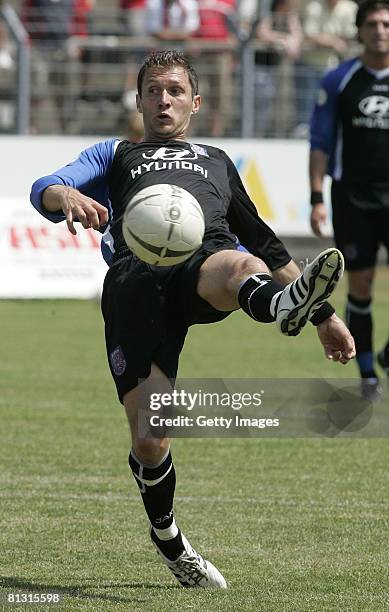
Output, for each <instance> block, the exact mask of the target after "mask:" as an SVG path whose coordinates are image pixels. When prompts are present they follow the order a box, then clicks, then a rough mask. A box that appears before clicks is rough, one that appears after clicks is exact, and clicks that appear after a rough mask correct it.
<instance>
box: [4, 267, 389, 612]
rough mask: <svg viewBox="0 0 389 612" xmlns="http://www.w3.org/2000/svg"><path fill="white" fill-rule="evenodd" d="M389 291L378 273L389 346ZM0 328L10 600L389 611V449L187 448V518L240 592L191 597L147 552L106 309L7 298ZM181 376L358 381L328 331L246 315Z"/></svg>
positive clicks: (382, 334) (196, 331)
mask: <svg viewBox="0 0 389 612" xmlns="http://www.w3.org/2000/svg"><path fill="white" fill-rule="evenodd" d="M388 286H389V276H388V273H387V272H384V271H380V274H379V277H378V279H377V287H376V296H377V299H376V302H375V318H376V326H375V336H376V343H377V346H378V345H379V344H381V343H383V341H384V340H385V339H386V335H387V332H388V331H389V330H388V319H387V313H388V312H389V292H388ZM338 294H339V295H338V296H337V303H338V305H342V304H343V300H344V295H342V294H344V288H343V289H342V290H341V291H339V292H338ZM342 307H343V306H342ZM0 320H1V322H2V325H1V327H2V335H1V343H0V408H1V448H0V460H1V472H0V551H1V553H0V567H1V571H0V576H1V578H0V580H1V586H2V591H3V593H7V592H10V591H16V592H58V593H60V594H61V595H62V596H63V603H62V605H61V606H59V607H55V608H54V607H52V608H51V609H63V610H66V611H68V610H69V611H71V610H91V611H95V610H97V611H99V610H101V611H106V610H118V611H120V610H123V611H124V610H126V611H131V612H132V611H137V610H139V611H147V612H149V611H151V610H155V611H157V612H171V611H177V612H178V611H181V610H196V611H210V612H212V611H218V610H220V611H221V610H223V611H224V610H231V611H234V612H235V611H238V610H240V611H243V610H244V611H246V610H247V611H251V610H253V611H254V610H255V611H256V610H261V611H262V610H263V611H265V612H268V611H273V610H274V611H286V610H288V611H289V610H291V611H307V612H311V611H322V610H336V611H342V612H343V611H344V610H352V611H361V612H365V611H367V610H369V611H370V610H372V611H373V610H374V611H381V610H389V604H388V575H387V567H388V547H387V542H388V506H389V493H388V492H389V483H388V469H387V466H388V459H389V452H388V444H387V440H385V439H378V438H377V439H362V438H359V439H358V438H353V439H327V438H318V439H281V440H280V439H278V440H277V439H268V440H260V439H258V438H257V439H208V440H206V439H192V440H182V439H181V440H180V439H177V440H175V441H174V447H173V448H174V458H175V464H176V469H177V473H178V485H177V497H176V515H177V518H178V522H179V524H180V525H181V526H182V528H183V530H184V532H185V533H187V534H188V537H189V538H190V540H191V541H192V542H193V544H194V545H195V546H196V548H198V549H199V550H200V551H201V552H203V553H204V554H205V556H206V557H208V558H210V559H211V560H212V561H213V562H214V563H215V564H216V565H217V566H218V567H219V568H220V569H221V571H222V572H223V574H224V575H225V577H226V578H227V580H228V582H229V583H230V588H229V590H228V591H226V592H213V591H201V590H199V591H197V590H196V591H192V590H189V591H187V590H183V589H180V588H177V585H176V583H175V582H174V580H173V578H171V577H170V574H169V573H168V571H167V570H166V568H165V567H163V566H162V565H161V564H160V563H159V562H158V560H157V559H156V556H155V553H154V551H153V549H152V547H151V545H150V544H149V542H148V537H147V521H146V519H145V516H144V513H143V510H142V506H141V502H140V500H139V497H138V494H137V488H136V486H135V484H134V483H133V482H132V477H131V475H130V473H129V470H128V468H127V465H126V461H127V453H128V446H129V444H128V432H127V425H126V422H125V418H124V416H123V413H122V408H121V406H120V405H119V404H118V402H117V400H116V397H115V392H114V387H113V383H112V382H111V379H110V376H109V374H108V368H107V365H106V359H105V348H104V343H103V328H102V322H101V317H100V312H99V307H98V305H97V304H95V303H93V302H78V301H69V302H63V301H36V302H31V301H27V302H22V301H3V302H0ZM180 375H181V376H182V377H235V378H236V377H258V378H261V377H262V378H266V377H268V378H269V377H273V378H274V377H280V378H282V377H299V378H301V377H302V376H306V377H310V376H312V377H320V376H322V377H335V376H342V377H348V378H350V377H354V376H356V368H355V365H354V364H350V365H349V366H347V367H343V366H340V365H337V364H332V363H330V362H327V361H325V359H324V357H323V356H322V354H321V348H320V345H319V343H318V341H317V340H316V338H315V331H314V329H313V328H310V329H307V330H305V331H304V334H303V335H301V336H300V337H299V338H298V339H293V338H292V339H283V338H281V337H280V336H279V335H277V332H276V331H275V329H274V326H265V325H263V326H258V325H256V324H255V323H254V322H252V321H250V320H248V319H247V318H246V317H244V316H243V315H242V314H234V315H233V316H232V317H230V319H229V320H227V321H225V322H223V323H222V324H218V325H211V326H203V327H201V326H198V327H196V328H193V329H192V330H191V332H190V337H189V339H188V342H187V345H186V348H185V351H184V354H183V358H182V362H181V369H180ZM0 609H2V607H1V604H0ZM9 609H12V608H9ZM16 609H23V610H25V609H34V608H33V607H32V606H29V607H28V608H26V607H24V608H23V607H22V606H18V607H16ZM35 609H37V607H35ZM39 609H40V610H44V609H48V608H45V607H44V606H42V605H41V606H39Z"/></svg>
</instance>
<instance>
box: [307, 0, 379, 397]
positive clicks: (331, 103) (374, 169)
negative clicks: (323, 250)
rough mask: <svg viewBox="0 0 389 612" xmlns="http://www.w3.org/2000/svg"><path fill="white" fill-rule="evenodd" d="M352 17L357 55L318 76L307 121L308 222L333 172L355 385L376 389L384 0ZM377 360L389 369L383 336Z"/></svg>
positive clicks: (366, 392) (321, 213) (321, 216)
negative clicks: (374, 294) (325, 180)
mask: <svg viewBox="0 0 389 612" xmlns="http://www.w3.org/2000/svg"><path fill="white" fill-rule="evenodd" d="M356 25H357V28H358V35H359V39H360V41H361V42H362V43H363V51H362V55H361V57H357V58H354V59H351V60H349V61H346V62H344V63H342V64H341V65H340V66H338V67H337V68H336V69H335V70H333V71H330V72H328V73H327V74H326V76H325V77H324V79H323V81H322V84H321V89H320V91H319V95H318V100H317V103H316V106H315V109H314V113H313V117H312V122H311V152H310V182H311V204H312V212H311V226H312V229H313V231H314V233H315V234H316V235H317V236H321V235H322V224H323V223H325V221H326V218H327V213H326V208H325V205H324V204H323V194H322V191H323V189H322V185H323V178H324V176H325V174H326V173H328V174H330V175H331V177H332V189H331V199H332V210H333V227H334V235H335V242H336V245H337V246H338V248H339V249H341V251H342V252H343V254H344V257H345V264H346V269H347V270H348V286H349V293H348V301H347V308H346V313H347V323H348V326H349V329H350V331H351V333H352V335H353V336H354V338H355V344H356V350H357V361H358V366H359V370H360V374H361V378H362V380H361V391H362V395H363V396H364V397H366V398H367V399H371V400H375V399H378V398H379V397H380V386H379V380H378V376H377V373H376V370H375V368H374V355H373V344H372V332H373V324H372V312H371V303H372V287H373V280H374V272H375V265H376V257H377V250H378V247H379V245H380V244H381V243H382V244H383V245H385V246H386V248H387V249H388V248H389V2H388V1H387V0H383V1H377V0H365V2H362V4H361V5H360V6H359V9H358V12H357V16H356ZM378 361H379V363H380V364H381V366H382V367H383V368H384V370H386V373H387V374H388V375H389V343H387V344H386V346H385V347H384V348H383V349H382V351H381V353H380V354H379V357H378Z"/></svg>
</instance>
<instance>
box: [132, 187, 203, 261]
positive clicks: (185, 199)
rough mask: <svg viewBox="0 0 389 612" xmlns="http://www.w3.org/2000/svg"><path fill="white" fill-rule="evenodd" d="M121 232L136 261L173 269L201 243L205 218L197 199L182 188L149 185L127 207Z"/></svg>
mask: <svg viewBox="0 0 389 612" xmlns="http://www.w3.org/2000/svg"><path fill="white" fill-rule="evenodd" d="M122 230H123V236H124V239H125V241H126V243H127V246H128V247H129V248H130V249H131V251H132V252H133V253H134V254H135V255H136V256H137V257H139V259H142V260H143V261H145V262H146V263H148V264H153V265H154V266H174V265H175V264H178V263H181V262H182V261H185V260H186V259H188V258H189V257H190V256H191V255H193V253H194V252H195V251H197V249H198V248H199V247H200V245H201V244H202V241H203V237H204V230H205V224H204V215H203V211H202V210H201V206H200V204H199V203H198V201H197V200H196V198H195V197H194V196H192V195H191V194H190V193H189V192H188V191H186V190H185V189H182V187H177V186H176V185H169V184H160V185H151V186H150V187H146V188H145V189H142V190H141V191H138V193H137V194H135V195H134V197H133V198H131V200H130V201H129V203H128V204H127V208H126V210H125V212H124V215H123V224H122Z"/></svg>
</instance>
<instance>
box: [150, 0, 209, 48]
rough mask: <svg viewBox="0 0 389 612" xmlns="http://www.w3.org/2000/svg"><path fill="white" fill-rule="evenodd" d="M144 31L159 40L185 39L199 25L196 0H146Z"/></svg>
mask: <svg viewBox="0 0 389 612" xmlns="http://www.w3.org/2000/svg"><path fill="white" fill-rule="evenodd" d="M146 24H147V25H146V31H147V33H148V34H152V35H153V36H156V37H157V38H159V39H160V40H186V39H187V38H189V36H191V34H193V33H194V32H195V31H196V30H197V29H198V27H199V24H200V21H199V12H198V3H197V1H196V0H146Z"/></svg>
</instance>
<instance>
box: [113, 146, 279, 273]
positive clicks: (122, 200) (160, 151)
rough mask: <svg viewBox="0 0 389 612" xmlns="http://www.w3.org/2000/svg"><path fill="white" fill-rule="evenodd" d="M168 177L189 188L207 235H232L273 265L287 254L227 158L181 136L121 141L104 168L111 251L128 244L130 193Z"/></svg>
mask: <svg viewBox="0 0 389 612" xmlns="http://www.w3.org/2000/svg"><path fill="white" fill-rule="evenodd" d="M158 183H169V184H172V185H177V186H179V187H182V188H183V189H186V190H187V191H189V192H190V193H191V194H193V196H194V197H195V198H196V199H197V200H198V202H199V203H200V206H201V208H202V210H203V213H204V218H205V235H204V241H206V240H207V239H211V238H212V239H215V238H216V239H217V238H218V237H220V239H221V240H226V239H230V241H231V242H232V243H236V242H237V240H238V241H239V243H240V244H242V245H243V246H244V247H245V248H246V249H247V250H248V251H250V252H251V253H253V254H254V255H257V256H258V257H261V259H263V260H264V261H265V262H266V263H267V264H268V266H269V267H270V269H272V270H274V269H276V268H278V267H280V266H282V265H285V263H286V261H287V260H288V258H289V259H290V257H289V256H288V254H287V253H286V251H285V248H284V247H283V245H282V243H281V242H280V241H279V240H278V238H276V236H275V234H274V232H273V231H272V230H271V229H270V228H269V227H268V226H267V225H266V224H265V223H264V222H263V221H262V220H261V219H260V218H259V216H258V214H257V210H256V208H255V206H254V204H253V203H252V201H251V200H250V198H249V196H248V195H247V192H246V190H245V188H244V186H243V184H242V181H241V179H240V177H239V174H238V172H237V170H236V168H235V166H234V164H233V162H232V161H231V159H230V158H229V157H228V156H227V155H226V153H224V151H222V150H221V149H218V148H216V147H211V146H208V145H198V144H192V143H190V142H185V141H182V142H181V141H177V140H174V141H168V142H164V143H161V142H141V143H138V144H134V143H131V142H128V141H122V142H121V143H120V144H119V145H118V147H117V149H116V152H115V155H114V158H113V161H112V165H111V169H110V174H109V180H108V185H109V197H110V201H111V207H112V223H111V228H110V234H111V236H112V238H113V241H114V246H115V252H116V253H118V252H121V251H124V250H126V249H127V246H126V244H125V241H124V238H123V235H122V230H121V225H122V218H123V214H124V211H125V208H126V206H127V204H128V202H129V201H130V200H131V198H132V197H133V196H134V195H135V194H136V193H137V192H139V191H140V190H141V189H143V188H145V187H149V186H150V185H153V184H158Z"/></svg>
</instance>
